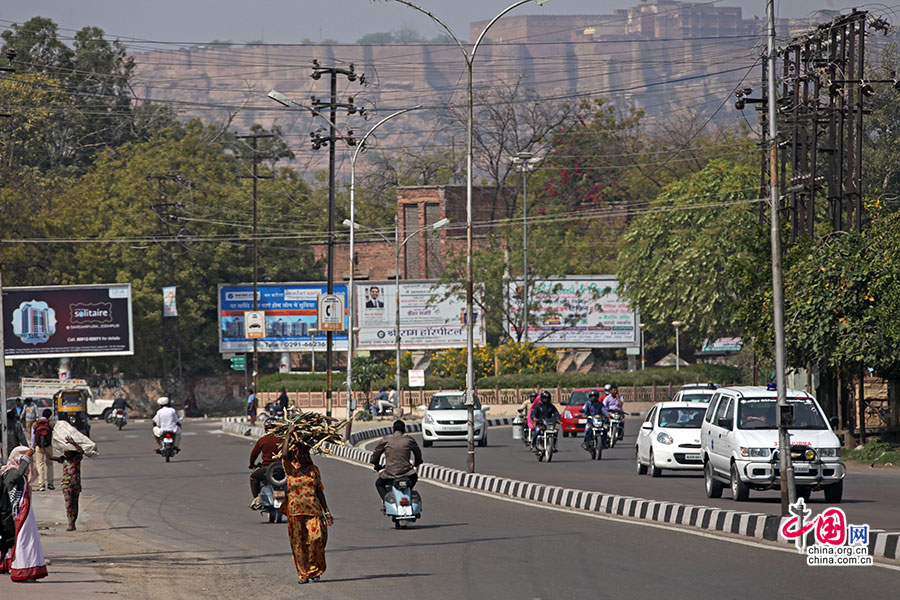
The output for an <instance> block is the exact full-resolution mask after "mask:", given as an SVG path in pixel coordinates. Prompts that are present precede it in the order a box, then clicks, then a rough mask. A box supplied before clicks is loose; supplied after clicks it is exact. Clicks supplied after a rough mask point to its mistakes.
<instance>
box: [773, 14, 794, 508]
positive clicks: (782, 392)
mask: <svg viewBox="0 0 900 600" xmlns="http://www.w3.org/2000/svg"><path fill="white" fill-rule="evenodd" d="M766 20H767V38H768V45H767V48H768V56H767V57H766V60H767V62H768V79H769V80H768V82H767V84H768V89H769V91H768V95H767V97H768V99H769V102H768V108H769V139H768V140H766V141H767V142H768V149H769V219H770V225H771V231H770V233H771V246H772V306H773V321H774V325H775V386H776V390H777V391H776V393H777V401H776V405H777V409H778V410H777V411H776V412H775V423H776V425H777V427H778V457H779V466H780V471H781V482H780V484H781V514H782V516H787V515H788V505H789V504H793V503H794V502H796V501H797V490H796V488H795V487H794V467H793V464H792V461H791V441H790V436H789V435H788V427H789V426H791V425H793V418H792V414H791V413H790V412H789V411H790V409H791V407H789V406H788V403H787V377H786V375H785V349H784V280H783V275H782V272H781V225H780V223H779V219H778V211H779V210H780V208H781V201H780V199H779V194H778V123H777V121H776V118H777V115H776V110H777V106H776V105H777V104H778V103H777V102H775V98H776V95H775V0H766Z"/></svg>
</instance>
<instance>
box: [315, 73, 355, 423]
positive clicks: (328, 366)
mask: <svg viewBox="0 0 900 600" xmlns="http://www.w3.org/2000/svg"><path fill="white" fill-rule="evenodd" d="M322 74H326V75H329V79H330V82H331V88H330V95H329V101H328V102H323V101H321V100H320V99H318V98H316V97H315V96H313V97H312V98H311V100H312V108H313V111H314V112H319V111H320V109H328V111H329V119H328V121H329V122H328V137H327V138H326V137H322V136H321V135H319V134H318V133H311V134H310V137H311V139H312V144H313V149H314V150H318V149H319V148H320V147H321V146H322V145H327V146H328V254H327V259H326V260H327V263H328V267H327V276H326V279H327V284H326V285H327V292H326V293H328V294H329V295H330V294H333V293H334V241H335V233H334V188H335V183H334V176H335V156H334V154H335V146H336V145H337V140H339V139H342V140H344V141H346V142H347V144H348V145H350V146H355V145H356V140H355V138H354V137H353V131H352V130H348V131H347V135H346V136H339V135H338V133H337V128H336V119H337V111H338V109H339V108H344V109H346V110H347V114H350V115H352V114H355V113H359V114H360V116H364V115H365V109H363V108H359V107H357V106H356V105H355V104H354V103H353V98H352V97H350V98H348V100H347V102H345V103H342V102H338V98H337V78H338V75H344V76H346V77H347V80H348V81H351V82H353V81H356V80H357V79H358V80H359V83H360V85H366V79H365V76H364V75H357V74H356V71H355V70H354V68H353V64H350V67H349V68H348V69H343V68H339V67H323V66H321V65H320V64H319V61H318V60H313V72H312V75H310V77H312V78H313V79H315V80H318V79H320V78H321V77H322ZM349 335H353V332H352V331H351V332H349ZM333 350H334V333H333V332H332V331H331V330H328V331H327V332H326V334H325V414H326V415H327V416H329V417H330V416H331V409H332V393H331V388H332V385H331V375H332V366H333Z"/></svg>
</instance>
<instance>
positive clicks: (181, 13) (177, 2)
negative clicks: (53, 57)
mask: <svg viewBox="0 0 900 600" xmlns="http://www.w3.org/2000/svg"><path fill="white" fill-rule="evenodd" d="M637 2H638V0H553V2H551V3H550V4H547V5H545V6H543V7H538V6H536V5H526V6H524V7H521V8H519V9H516V10H515V11H514V13H512V14H530V13H541V12H546V13H547V14H607V13H609V12H611V11H612V10H613V9H615V8H626V7H629V6H634V5H635V4H637ZM847 2H848V0H778V1H777V2H776V7H777V11H778V14H779V16H781V17H801V16H804V15H807V14H808V13H809V12H810V11H812V10H815V9H817V8H832V9H834V8H842V7H846V6H851V7H852V6H857V7H860V8H864V7H865V5H864V4H862V3H857V4H853V3H847ZM3 4H4V6H3V7H2V8H0V27H2V28H6V27H9V25H10V22H17V23H21V22H23V21H27V20H28V19H30V18H31V17H34V16H42V17H49V18H51V19H53V20H54V21H56V23H57V24H58V25H59V26H60V27H61V28H70V29H80V28H82V27H84V26H86V25H94V26H98V27H100V28H101V29H103V30H104V31H105V32H106V33H107V34H109V35H110V36H112V37H122V38H140V39H146V40H158V41H169V42H178V41H185V42H208V41H211V40H213V39H218V40H230V41H233V42H236V43H242V42H248V41H254V40H260V39H261V40H264V41H266V42H269V43H295V42H299V41H301V40H303V39H304V38H308V39H310V40H313V41H319V40H321V39H327V38H332V39H336V40H338V41H341V42H353V41H355V40H357V39H358V38H360V37H361V36H363V35H365V34H366V33H373V32H377V31H390V30H393V29H398V28H400V27H403V26H411V27H413V28H415V29H417V30H418V31H420V32H421V33H422V34H423V35H425V36H427V37H432V36H434V35H436V34H437V33H439V30H438V29H437V27H436V25H434V24H433V23H432V22H431V21H430V20H429V19H428V18H427V17H424V16H423V15H419V14H418V13H416V12H415V11H414V10H412V9H410V8H408V7H405V6H403V5H401V4H397V3H393V2H385V1H384V0H379V1H375V0H141V1H136V0H20V1H17V0H6V1H5V2H3ZM417 4H419V5H420V6H422V7H424V8H427V9H429V10H431V11H432V12H434V13H435V14H436V15H437V16H438V17H440V18H441V19H443V20H444V21H445V22H447V24H448V25H450V27H452V28H453V29H454V30H455V31H456V32H457V34H458V35H459V36H460V37H462V38H466V37H468V31H469V23H470V22H471V21H477V20H482V19H489V18H492V17H493V16H494V15H495V14H496V13H498V12H499V11H501V10H502V9H503V8H505V7H506V6H508V5H509V4H510V0H418V2H417ZM716 4H718V5H720V6H740V7H742V8H743V10H744V15H745V17H748V16H752V15H759V16H762V15H763V14H764V11H765V0H722V1H721V2H717V3H716ZM877 6H883V5H872V9H873V10H878V9H877V8H876V7H877ZM892 20H893V21H894V22H897V21H896V20H895V19H892ZM63 33H65V32H63Z"/></svg>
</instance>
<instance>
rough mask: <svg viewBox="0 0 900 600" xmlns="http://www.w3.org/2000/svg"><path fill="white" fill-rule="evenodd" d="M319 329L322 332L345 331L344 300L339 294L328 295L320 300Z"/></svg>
mask: <svg viewBox="0 0 900 600" xmlns="http://www.w3.org/2000/svg"><path fill="white" fill-rule="evenodd" d="M319 329H321V330H322V331H343V330H344V298H343V297H341V296H338V295H337V294H326V295H324V296H321V297H320V298H319Z"/></svg>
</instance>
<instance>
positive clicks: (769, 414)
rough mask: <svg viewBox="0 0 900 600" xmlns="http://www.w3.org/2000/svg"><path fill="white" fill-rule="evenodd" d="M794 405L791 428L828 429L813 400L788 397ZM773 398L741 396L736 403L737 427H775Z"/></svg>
mask: <svg viewBox="0 0 900 600" xmlns="http://www.w3.org/2000/svg"><path fill="white" fill-rule="evenodd" d="M787 401H788V402H789V403H790V404H791V405H792V406H793V407H794V425H793V426H792V427H791V429H828V425H827V424H826V423H825V419H823V418H822V413H820V412H819V409H818V407H817V406H816V403H815V401H813V400H811V399H809V398H788V399H787ZM775 402H776V400H775V398H741V400H740V403H739V404H738V427H739V428H741V429H775Z"/></svg>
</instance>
